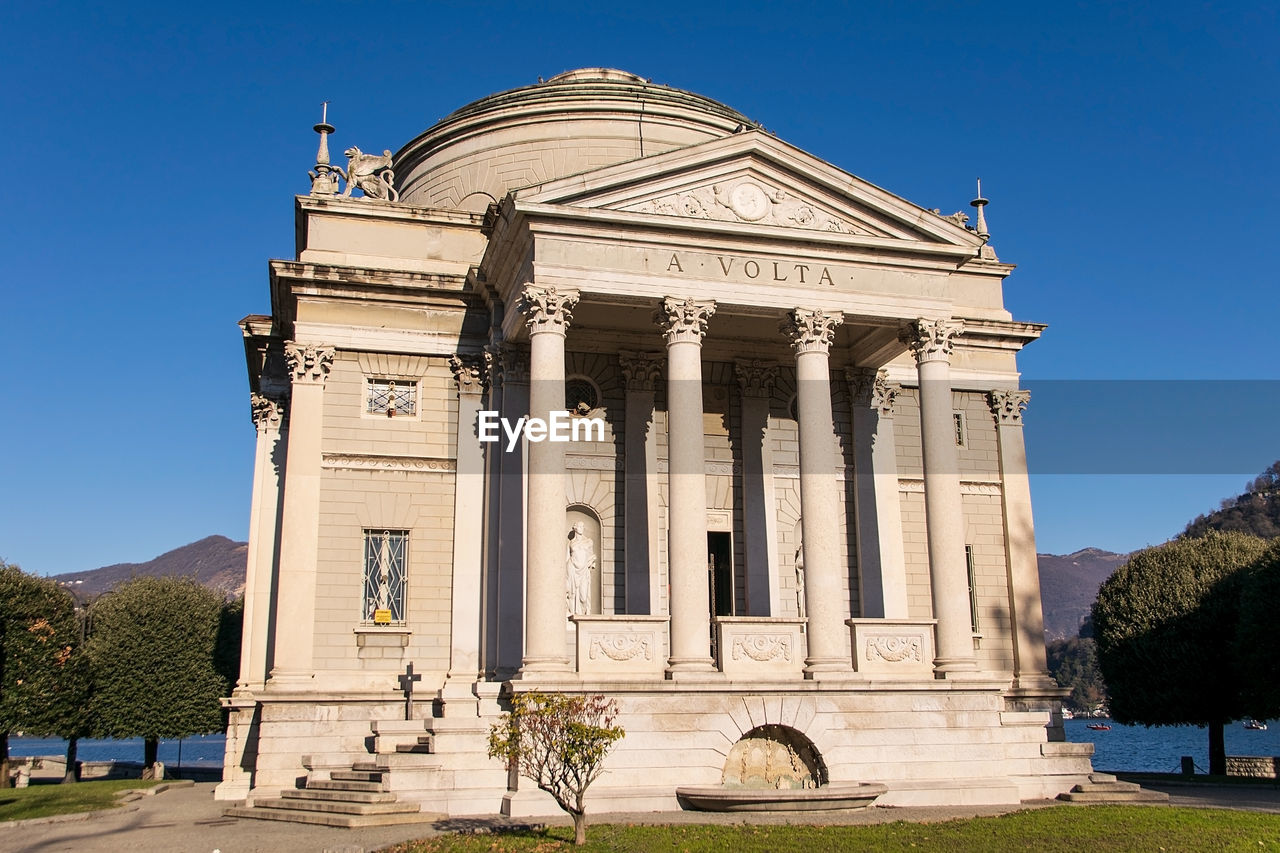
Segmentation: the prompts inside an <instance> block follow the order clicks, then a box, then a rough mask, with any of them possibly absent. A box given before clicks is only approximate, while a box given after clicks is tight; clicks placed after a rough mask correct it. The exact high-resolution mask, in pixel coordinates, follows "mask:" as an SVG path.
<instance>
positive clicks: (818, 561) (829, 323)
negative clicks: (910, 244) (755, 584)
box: [783, 308, 853, 678]
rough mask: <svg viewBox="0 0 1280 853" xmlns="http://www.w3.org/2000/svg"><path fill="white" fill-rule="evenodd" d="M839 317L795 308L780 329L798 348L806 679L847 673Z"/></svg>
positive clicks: (797, 372)
mask: <svg viewBox="0 0 1280 853" xmlns="http://www.w3.org/2000/svg"><path fill="white" fill-rule="evenodd" d="M843 319H844V318H843V316H842V315H841V314H840V313H839V312H832V313H826V312H822V311H809V310H806V309H802V308H797V309H796V310H794V311H792V312H791V315H790V316H789V317H788V318H787V320H786V321H785V322H784V323H783V331H784V332H785V333H786V334H787V335H788V337H790V338H791V343H792V346H793V347H795V350H796V414H797V415H798V417H799V421H800V526H801V537H802V541H803V543H804V545H803V547H804V606H805V617H806V618H807V619H808V623H809V625H808V633H807V642H808V646H809V654H808V657H806V658H805V662H804V671H805V677H806V678H815V677H816V678H820V677H822V676H821V673H824V672H830V671H842V670H849V669H852V667H853V662H852V660H851V658H850V657H849V653H848V649H847V646H846V642H845V641H846V638H847V636H848V632H847V630H846V629H845V624H844V620H845V619H847V618H848V616H849V614H848V607H847V605H846V604H845V602H847V601H848V596H846V595H845V593H844V589H843V583H842V570H843V566H844V564H845V561H844V560H843V559H841V555H840V487H839V483H838V481H837V480H836V453H835V420H834V418H833V417H832V414H831V368H830V360H829V357H828V351H829V350H830V347H831V341H832V339H833V338H834V336H835V330H836V327H837V326H839V325H840V323H841V322H842V321H843Z"/></svg>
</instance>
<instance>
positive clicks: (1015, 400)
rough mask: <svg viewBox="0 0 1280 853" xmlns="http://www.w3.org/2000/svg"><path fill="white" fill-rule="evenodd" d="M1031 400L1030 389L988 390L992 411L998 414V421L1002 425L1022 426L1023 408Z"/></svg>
mask: <svg viewBox="0 0 1280 853" xmlns="http://www.w3.org/2000/svg"><path fill="white" fill-rule="evenodd" d="M1030 401H1031V392H1030V391H1018V390H1014V389H1011V388H997V389H995V390H994V391H989V392H987V402H988V403H990V404H991V413H992V414H993V415H995V416H996V423H997V424H999V425H1000V426H1022V410H1023V409H1025V408H1026V407H1027V403H1028V402H1030Z"/></svg>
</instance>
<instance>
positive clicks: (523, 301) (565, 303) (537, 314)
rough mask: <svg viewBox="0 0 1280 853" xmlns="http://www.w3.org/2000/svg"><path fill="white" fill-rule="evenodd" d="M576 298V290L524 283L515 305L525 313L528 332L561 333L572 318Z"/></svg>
mask: <svg viewBox="0 0 1280 853" xmlns="http://www.w3.org/2000/svg"><path fill="white" fill-rule="evenodd" d="M578 298H579V293H578V291H576V290H569V289H565V290H561V289H560V288H557V287H554V286H552V287H539V286H538V285H536V284H526V285H525V286H524V289H523V290H521V291H520V301H519V303H518V305H517V307H518V308H519V311H520V313H522V314H524V315H525V323H526V324H527V325H528V326H529V334H531V335H537V334H540V333H542V332H554V333H555V334H558V335H563V334H564V333H565V332H567V331H568V330H569V323H570V322H571V321H572V320H573V309H574V306H576V305H577V304H578Z"/></svg>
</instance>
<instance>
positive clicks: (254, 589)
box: [236, 393, 285, 691]
mask: <svg viewBox="0 0 1280 853" xmlns="http://www.w3.org/2000/svg"><path fill="white" fill-rule="evenodd" d="M250 405H251V407H252V411H253V423H254V426H256V427H257V430H258V444H257V453H256V454H255V459H254V466H253V499H252V501H251V502H250V504H249V554H248V557H247V558H246V560H245V572H244V588H245V596H244V630H243V633H242V636H241V638H240V681H239V683H238V684H237V685H236V690H238V691H239V690H244V689H249V690H252V689H254V688H256V687H261V686H262V684H263V683H264V682H265V681H266V680H267V645H268V643H269V642H270V637H269V636H268V631H269V628H270V625H271V607H272V602H271V580H272V575H273V574H274V573H275V563H276V522H277V521H278V520H279V519H278V518H277V514H278V512H279V504H280V472H279V470H278V469H277V467H276V459H275V457H276V447H277V445H278V444H279V442H280V435H281V429H282V428H283V426H284V422H285V407H284V401H283V400H277V399H275V398H272V397H268V396H266V395H265V394H258V393H254V394H252V395H251V397H250Z"/></svg>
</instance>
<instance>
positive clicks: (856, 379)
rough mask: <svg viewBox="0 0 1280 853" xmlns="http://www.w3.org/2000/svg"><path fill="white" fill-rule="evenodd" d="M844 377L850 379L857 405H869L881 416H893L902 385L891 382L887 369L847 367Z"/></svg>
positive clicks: (850, 387) (850, 386)
mask: <svg viewBox="0 0 1280 853" xmlns="http://www.w3.org/2000/svg"><path fill="white" fill-rule="evenodd" d="M844 377H845V379H847V380H849V389H850V391H851V393H852V394H853V404H854V405H855V406H869V407H870V408H872V409H875V410H876V411H877V412H879V413H880V416H881V417H885V418H891V417H893V404H894V402H896V400H897V397H898V394H900V393H901V392H902V386H901V385H899V384H898V383H897V382H890V381H889V374H888V372H887V371H884V370H876V369H875V368H874V367H846V368H845V370H844Z"/></svg>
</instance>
